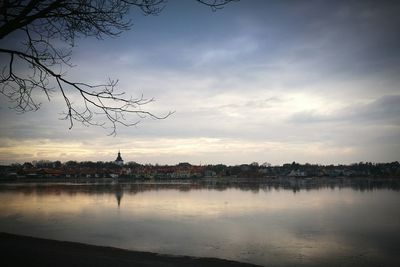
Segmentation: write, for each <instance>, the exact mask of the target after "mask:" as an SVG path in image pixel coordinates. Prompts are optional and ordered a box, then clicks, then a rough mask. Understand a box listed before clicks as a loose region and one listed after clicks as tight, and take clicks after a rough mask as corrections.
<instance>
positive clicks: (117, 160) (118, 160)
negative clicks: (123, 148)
mask: <svg viewBox="0 0 400 267" xmlns="http://www.w3.org/2000/svg"><path fill="white" fill-rule="evenodd" d="M115 164H117V165H119V166H122V165H124V160H123V159H122V158H121V152H120V151H118V157H117V159H116V160H115Z"/></svg>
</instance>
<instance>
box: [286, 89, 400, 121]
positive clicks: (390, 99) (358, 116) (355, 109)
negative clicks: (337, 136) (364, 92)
mask: <svg viewBox="0 0 400 267" xmlns="http://www.w3.org/2000/svg"><path fill="white" fill-rule="evenodd" d="M289 121H290V122H293V123H353V124H365V123H371V124H387V125H397V126H399V125H400V95H385V96H382V97H380V98H378V99H376V100H374V101H371V102H369V103H366V104H363V105H353V106H348V107H345V108H343V109H341V110H337V111H336V112H334V113H332V114H322V113H319V112H318V111H316V110H306V111H301V112H297V113H295V114H293V115H292V116H291V117H290V119H289Z"/></svg>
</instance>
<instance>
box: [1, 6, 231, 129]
mask: <svg viewBox="0 0 400 267" xmlns="http://www.w3.org/2000/svg"><path fill="white" fill-rule="evenodd" d="M196 1H197V2H199V3H201V4H203V5H206V6H209V7H210V8H211V9H212V10H213V11H215V10H217V9H219V8H222V7H223V6H224V5H225V4H227V3H229V2H231V1H234V0H196ZM165 4H166V0H71V1H70V0H29V1H28V0H25V1H24V0H2V1H1V3H0V5H1V6H0V40H1V41H2V42H4V41H5V40H7V38H11V37H12V35H13V34H14V35H15V34H19V35H21V36H22V38H23V40H24V41H23V43H22V46H21V47H20V48H19V49H18V48H17V49H16V48H15V44H13V45H12V46H11V47H7V46H6V45H5V44H6V42H4V43H2V44H1V46H0V55H1V56H2V57H0V59H1V62H2V63H1V65H2V66H1V73H0V93H1V94H3V95H4V96H5V97H6V98H8V100H9V101H10V102H11V103H12V107H11V108H13V109H15V110H16V111H17V112H21V113H24V112H28V111H36V110H38V109H39V108H40V102H39V101H38V100H37V94H38V93H41V94H44V95H45V96H46V97H47V99H48V100H49V101H50V99H51V98H52V97H53V95H54V93H56V92H58V93H60V94H61V96H62V98H63V100H64V102H65V105H66V111H65V112H64V113H63V117H62V119H65V120H68V121H69V124H70V127H69V128H70V129H71V128H72V127H73V126H74V122H80V123H82V124H84V125H86V126H89V125H96V126H101V127H104V128H110V129H111V134H114V135H115V134H116V128H117V125H124V126H132V125H136V124H137V123H138V122H139V121H140V119H142V118H145V117H150V118H154V119H165V118H167V117H168V116H170V115H171V112H168V113H167V114H165V115H161V116H158V115H155V114H153V113H151V112H149V111H146V110H144V109H143V108H142V107H143V106H144V105H146V104H148V103H150V102H152V101H153V99H145V98H143V96H142V97H139V98H132V97H128V96H126V95H125V94H124V93H119V92H117V91H116V87H117V83H118V81H117V80H109V81H108V82H106V83H104V84H96V85H93V84H89V83H85V82H81V81H72V80H70V79H68V78H67V77H66V75H65V73H64V72H63V71H62V70H63V69H65V68H70V67H72V64H71V62H70V60H71V49H72V47H73V46H74V42H75V40H76V39H77V38H79V37H95V38H98V39H101V38H103V37H104V36H118V35H119V34H120V33H121V32H123V31H126V30H129V29H130V27H131V25H132V23H131V20H129V19H127V18H126V17H127V16H126V15H127V13H128V12H129V9H130V8H131V7H133V8H139V9H140V10H141V11H142V12H143V14H144V15H156V14H158V13H160V12H161V11H162V9H163V7H164V6H165ZM59 40H61V41H62V45H59ZM65 44H67V48H65ZM73 93H75V94H78V95H79V99H80V102H79V103H78V104H76V103H75V102H73V101H72V100H71V95H72V94H73ZM128 115H136V116H138V117H135V119H133V120H132V118H131V116H128Z"/></svg>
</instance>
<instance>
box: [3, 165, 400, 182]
mask: <svg viewBox="0 0 400 267" xmlns="http://www.w3.org/2000/svg"><path fill="white" fill-rule="evenodd" d="M281 177H290V178H321V177H330V178H332V177H333V178H338V177H339V178H340V177H349V178H351V177H368V178H400V164H399V162H398V161H395V162H391V163H371V162H360V163H354V164H350V165H319V164H308V163H306V164H299V163H296V162H292V163H287V164H283V165H280V166H272V165H271V164H268V163H264V164H258V163H257V162H253V163H250V164H241V165H234V166H228V165H224V164H216V165H192V164H190V163H186V162H185V163H179V164H177V165H158V164H156V165H151V164H138V163H136V162H128V163H126V164H116V163H115V162H91V161H86V162H76V161H67V162H64V163H61V162H60V161H35V162H25V163H24V164H11V165H1V166H0V180H8V181H9V180H19V179H27V180H38V179H43V178H50V179H54V178H58V179H62V178H63V179H66V180H79V179H83V180H87V179H99V178H103V179H107V178H110V179H115V178H119V179H127V180H171V179H179V180H182V179H186V180H188V179H194V180H196V179H207V178H229V179H232V180H235V179H246V178H251V179H254V178H265V179H278V178H281Z"/></svg>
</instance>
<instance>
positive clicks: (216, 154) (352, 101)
mask: <svg viewBox="0 0 400 267" xmlns="http://www.w3.org/2000/svg"><path fill="white" fill-rule="evenodd" d="M399 12H400V3H398V2H395V1H393V2H391V1H351V2H349V1H296V2H294V1H244V0H242V1H239V2H234V3H231V4H229V5H227V6H226V7H224V8H223V9H222V10H218V11H217V12H212V11H211V10H210V9H209V8H207V7H205V6H201V5H199V4H198V3H196V2H195V1H168V4H167V5H166V6H165V8H164V10H163V11H162V12H161V13H160V14H159V15H158V16H142V15H141V14H140V12H138V11H137V10H136V11H132V12H131V16H132V20H133V23H134V25H133V27H132V29H131V30H129V31H127V32H124V33H122V35H121V36H120V37H118V38H106V39H105V40H97V39H92V38H86V39H78V40H77V41H76V47H74V48H73V54H72V61H71V63H73V64H74V65H76V67H74V68H72V69H70V70H68V71H67V76H68V77H70V78H72V79H74V80H79V81H82V82H89V83H91V82H94V83H97V82H103V81H106V80H107V79H108V77H110V78H114V79H119V87H118V88H119V90H121V91H125V92H126V93H127V95H133V96H140V95H141V94H142V93H143V94H144V96H145V97H147V98H152V97H154V98H155V99H156V102H154V103H151V104H149V105H147V106H146V108H147V109H150V110H151V111H153V112H155V113H157V114H165V113H167V112H168V111H175V114H173V115H172V116H170V117H169V118H167V119H166V120H161V121H158V120H151V119H150V120H143V121H142V122H141V123H140V124H139V125H138V126H136V127H119V128H118V134H117V136H116V137H110V136H107V133H108V132H107V130H103V129H101V128H96V127H84V126H81V125H78V124H76V125H75V126H74V128H73V129H72V130H68V127H69V125H68V122H66V121H63V120H59V117H60V115H59V114H60V113H61V112H62V111H63V110H65V108H64V103H63V100H62V99H61V98H57V97H54V98H53V99H52V100H51V102H48V101H47V100H46V97H45V95H40V94H39V93H38V97H41V98H43V100H42V106H41V109H40V110H38V111H37V112H30V113H26V114H16V113H15V111H13V110H10V109H9V108H8V106H9V103H7V101H6V99H5V98H4V97H2V96H0V112H1V115H0V164H9V163H12V162H20V163H24V162H27V161H28V162H30V161H34V160H42V159H43V160H52V161H54V160H60V161H63V162H65V161H68V160H76V161H98V160H99V161H113V160H115V157H116V153H117V152H118V150H120V151H121V154H122V157H123V159H124V161H125V162H129V161H135V162H138V163H142V164H145V163H152V164H156V163H158V164H177V163H179V162H190V163H192V164H200V163H201V164H217V163H223V164H228V165H235V164H242V163H251V162H259V163H260V164H261V163H263V162H269V163H271V164H273V165H280V164H283V163H288V162H293V161H296V162H300V163H307V162H308V163H319V164H331V163H332V164H340V163H343V164H350V163H355V162H360V161H364V162H366V161H368V162H393V161H398V160H400V142H399V140H400V88H399V84H400V75H399V73H400V51H399V49H398V47H400V36H399V34H398V29H399V28H400V17H399V16H398V14H399ZM15 38H17V37H15ZM14 41H18V39H14Z"/></svg>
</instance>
